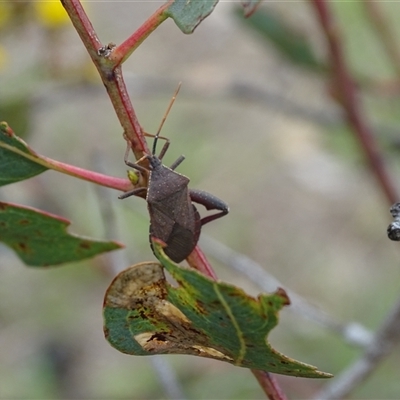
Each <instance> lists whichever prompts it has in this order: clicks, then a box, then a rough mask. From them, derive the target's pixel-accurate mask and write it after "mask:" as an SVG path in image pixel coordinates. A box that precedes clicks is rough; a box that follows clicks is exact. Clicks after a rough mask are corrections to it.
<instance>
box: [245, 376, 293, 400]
mask: <svg viewBox="0 0 400 400" xmlns="http://www.w3.org/2000/svg"><path fill="white" fill-rule="evenodd" d="M251 372H252V373H253V375H254V376H255V377H256V379H257V381H258V383H259V384H260V386H261V387H262V389H263V390H264V392H265V394H266V395H267V396H268V398H269V399H270V400H286V399H287V398H286V395H285V394H284V393H283V392H282V389H281V388H280V386H279V384H278V381H277V380H276V378H275V376H274V375H272V374H271V373H269V372H266V371H260V370H258V369H252V370H251Z"/></svg>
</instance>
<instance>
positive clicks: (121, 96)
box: [61, 0, 149, 159]
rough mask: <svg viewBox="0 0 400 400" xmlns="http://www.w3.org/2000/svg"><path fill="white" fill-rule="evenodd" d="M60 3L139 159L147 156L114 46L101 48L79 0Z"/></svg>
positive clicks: (142, 135) (145, 143)
mask: <svg viewBox="0 0 400 400" xmlns="http://www.w3.org/2000/svg"><path fill="white" fill-rule="evenodd" d="M61 3H62V4H63V6H64V8H65V10H66V11H67V13H68V15H69V17H70V19H71V21H72V23H73V25H74V27H75V29H76V31H77V32H78V34H79V36H80V38H81V40H82V42H83V44H84V46H85V47H86V50H87V51H88V53H89V55H90V57H91V58H92V61H93V63H94V65H95V66H96V68H97V70H98V71H99V74H100V77H101V80H102V81H103V84H104V86H105V87H106V89H107V92H108V95H109V97H110V100H111V102H112V104H113V106H114V110H115V112H116V114H117V116H118V119H119V121H120V124H121V125H122V128H123V131H124V135H125V137H127V138H128V139H129V140H130V142H131V147H132V151H133V152H134V154H135V157H136V159H139V158H141V157H142V156H143V154H144V152H146V153H148V152H149V150H148V147H147V142H146V140H145V138H144V133H143V130H142V127H141V126H140V124H139V121H138V119H137V116H136V113H135V110H134V108H133V106H132V103H131V100H130V98H129V95H128V91H127V90H126V86H125V83H124V80H123V78H122V72H121V68H120V66H116V65H115V63H114V61H113V60H110V55H111V54H112V52H113V50H114V49H115V45H113V44H108V45H105V46H104V45H102V44H101V42H100V40H99V38H98V36H97V34H96V32H95V30H94V28H93V26H92V24H91V22H90V20H89V18H88V17H87V15H86V13H85V10H84V9H83V7H82V5H81V3H80V1H79V0H61Z"/></svg>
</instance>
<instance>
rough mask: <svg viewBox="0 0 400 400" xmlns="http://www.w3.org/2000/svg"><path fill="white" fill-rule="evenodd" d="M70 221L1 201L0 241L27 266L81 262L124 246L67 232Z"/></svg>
mask: <svg viewBox="0 0 400 400" xmlns="http://www.w3.org/2000/svg"><path fill="white" fill-rule="evenodd" d="M68 225H69V222H68V221H67V220H65V219H63V218H60V217H57V216H55V215H52V214H48V213H45V212H43V211H40V210H36V209H34V208H29V207H22V206H19V205H15V204H9V203H2V202H0V241H1V242H4V243H5V244H6V245H8V246H9V247H11V248H12V249H13V250H14V251H15V252H16V253H17V255H18V256H19V258H21V260H22V261H23V262H24V263H25V264H27V265H30V266H40V267H45V266H49V265H58V264H62V263H66V262H72V261H80V260H83V259H85V258H90V257H93V256H95V255H97V254H101V253H104V252H107V251H111V250H115V249H118V248H121V247H123V246H122V245H121V244H119V243H116V242H105V241H96V240H92V239H89V238H84V237H79V236H75V235H71V234H69V233H68V232H67V231H66V229H67V227H68Z"/></svg>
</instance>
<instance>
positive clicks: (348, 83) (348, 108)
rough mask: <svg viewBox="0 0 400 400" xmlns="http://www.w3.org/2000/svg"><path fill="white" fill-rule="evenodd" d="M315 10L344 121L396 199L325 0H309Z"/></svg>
mask: <svg viewBox="0 0 400 400" xmlns="http://www.w3.org/2000/svg"><path fill="white" fill-rule="evenodd" d="M311 4H313V5H314V9H315V11H316V13H317V16H318V19H319V22H320V24H321V28H322V30H323V31H324V33H325V36H326V40H327V42H328V46H329V51H330V57H331V65H332V69H333V73H334V74H335V75H334V77H335V85H336V88H337V91H338V94H339V99H340V104H341V105H342V107H343V110H344V112H345V115H346V118H347V122H348V124H349V125H350V127H351V128H352V129H353V131H354V134H355V136H356V138H357V139H358V141H359V142H360V146H361V148H362V149H363V150H364V153H365V156H366V158H367V160H368V163H369V165H370V168H371V170H372V171H373V173H374V174H375V176H376V179H377V181H378V183H379V185H380V186H381V189H382V191H383V193H384V194H385V196H386V198H387V199H388V201H389V203H390V204H393V203H395V202H396V201H398V200H399V196H398V194H397V191H396V189H395V186H394V184H393V181H392V179H391V178H390V177H389V174H388V172H387V171H386V167H385V164H384V160H383V157H382V156H381V154H380V152H379V150H378V144H377V142H376V140H375V138H374V136H373V134H372V132H371V130H370V128H369V126H368V125H367V123H366V118H365V115H364V113H363V111H362V108H361V105H360V103H359V100H358V98H357V94H356V89H355V85H354V82H353V80H352V79H351V75H350V73H349V71H348V68H347V65H346V62H345V57H344V53H343V49H342V46H341V42H340V38H339V32H338V30H337V27H336V25H335V22H334V20H333V17H332V15H331V13H330V10H329V6H328V4H327V1H325V0H311Z"/></svg>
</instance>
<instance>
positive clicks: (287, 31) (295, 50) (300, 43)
mask: <svg viewBox="0 0 400 400" xmlns="http://www.w3.org/2000/svg"><path fill="white" fill-rule="evenodd" d="M235 14H236V15H237V16H238V17H239V18H240V19H241V21H243V23H245V24H246V25H247V26H248V27H249V28H251V29H253V30H254V31H256V32H257V33H258V34H259V35H260V36H261V37H262V38H264V39H266V40H267V41H268V42H269V43H272V44H273V45H274V46H275V48H276V49H277V50H278V51H279V52H280V53H281V54H282V55H283V56H284V57H286V58H287V59H289V61H291V62H293V63H294V64H297V65H300V66H303V67H307V68H310V69H314V70H321V69H323V68H324V67H323V66H322V65H321V63H320V62H319V61H318V59H317V57H316V56H315V54H314V51H313V48H312V46H311V44H310V42H309V40H308V39H307V37H306V36H305V35H303V34H302V32H299V31H297V30H295V29H293V28H292V27H291V26H289V25H288V24H287V23H286V21H284V20H283V19H282V18H280V17H278V16H277V15H274V14H273V13H271V12H270V11H269V10H268V9H262V10H261V9H258V10H257V12H256V13H254V14H253V15H252V16H251V17H250V18H247V19H244V18H243V16H242V11H241V9H240V8H236V10H235Z"/></svg>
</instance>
